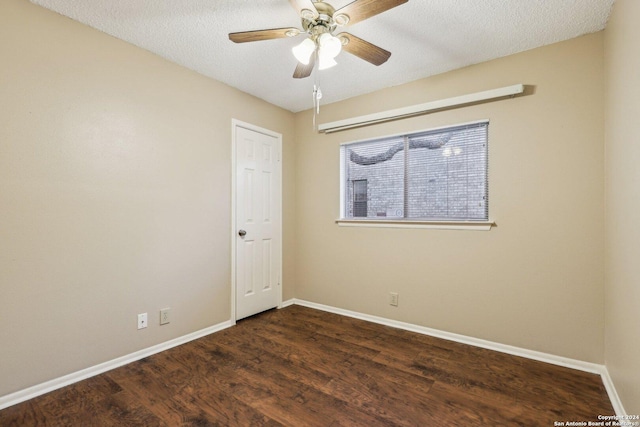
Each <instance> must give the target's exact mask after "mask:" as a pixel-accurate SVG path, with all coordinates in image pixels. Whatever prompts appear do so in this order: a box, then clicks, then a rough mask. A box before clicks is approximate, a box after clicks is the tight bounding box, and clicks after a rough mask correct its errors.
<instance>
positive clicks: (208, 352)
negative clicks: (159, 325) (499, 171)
mask: <svg viewBox="0 0 640 427" xmlns="http://www.w3.org/2000/svg"><path fill="white" fill-rule="evenodd" d="M600 414H602V415H613V414H614V411H613V408H612V407H611V403H610V402H609V399H608V397H607V394H606V391H605V389H604V386H603V385H602V382H601V380H600V377H599V376H598V375H594V374H588V373H584V372H580V371H575V370H571V369H567V368H562V367H558V366H553V365H548V364H545V363H541V362H536V361H532V360H528V359H523V358H519V357H515V356H510V355H506V354H502V353H498V352H493V351H490V350H484V349H479V348H475V347H471V346H467V345H464V344H459V343H455V342H450V341H446V340H441V339H437V338H433V337H428V336H424V335H419V334H414V333H411V332H406V331H403V330H399V329H394V328H390V327H386V326H381V325H376V324H372V323H368V322H364V321H360V320H356V319H351V318H348V317H342V316H338V315H334V314H330V313H325V312H322V311H317V310H312V309H309V308H304V307H300V306H292V307H288V308H285V309H282V310H273V311H268V312H265V313H262V314H260V315H257V316H254V317H252V318H249V319H246V320H243V321H240V322H238V324H237V326H235V327H232V328H229V329H226V330H224V331H222V332H218V333H216V334H213V335H210V336H208V337H205V338H201V339H199V340H196V341H193V342H191V343H188V344H185V345H182V346H180V347H176V348H174V349H171V350H168V351H165V352H163V353H160V354H156V355H153V356H150V357H147V358H145V359H142V360H140V361H138V362H134V363H131V364H129V365H126V366H124V367H121V368H118V369H115V370H113V371H109V372H107V373H104V374H102V375H99V376H96V377H93V378H90V379H87V380H85V381H82V382H79V383H76V384H73V385H70V386H68V387H65V388H62V389H60V390H56V391H54V392H51V393H48V394H46V395H43V396H40V397H37V398H34V399H32V400H30V401H27V402H24V403H21V404H18V405H15V406H12V407H9V408H7V409H5V410H3V411H0V426H3V427H4V426H100V427H102V426H296V427H298V426H322V427H326V426H332V427H333V426H367V427H373V426H528V427H529V426H553V425H554V422H555V421H560V422H566V421H585V422H586V421H597V416H598V415H600Z"/></svg>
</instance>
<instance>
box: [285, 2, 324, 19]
mask: <svg viewBox="0 0 640 427" xmlns="http://www.w3.org/2000/svg"><path fill="white" fill-rule="evenodd" d="M289 2H290V3H291V6H293V8H294V9H295V10H296V11H297V12H298V15H300V16H301V17H302V11H303V10H308V11H310V12H311V13H313V16H311V17H310V18H317V17H318V11H317V10H316V7H315V6H314V5H313V1H311V0H289Z"/></svg>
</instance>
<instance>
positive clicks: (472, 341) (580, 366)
mask: <svg viewBox="0 0 640 427" xmlns="http://www.w3.org/2000/svg"><path fill="white" fill-rule="evenodd" d="M294 304H295V305H300V306H303V307H308V308H314V309H316V310H322V311H326V312H329V313H334V314H339V315H342V316H347V317H353V318H355V319H360V320H366V321H368V322H372V323H378V324H380V325H385V326H391V327H393V328H398V329H404V330H405V331H410V332H416V333H419V334H423V335H429V336H432V337H436V338H442V339H445V340H449V341H455V342H459V343H462V344H468V345H472V346H475V347H481V348H485V349H488V350H494V351H499V352H501V353H507V354H511V355H513V356H520V357H525V358H527V359H532V360H537V361H539V362H545V363H549V364H552V365H558V366H563V367H565V368H571V369H577V370H579V371H584V372H589V373H592V374H597V375H600V376H601V377H602V383H603V384H604V387H605V389H606V390H607V394H608V395H609V399H610V400H611V405H612V406H613V409H614V410H615V411H616V415H619V416H626V413H625V411H624V408H623V406H622V402H621V401H620V398H619V397H618V393H617V392H616V389H615V386H614V384H613V381H612V379H611V377H610V376H609V371H608V370H607V368H606V366H605V365H599V364H597V363H590V362H585V361H582V360H576V359H570V358H567V357H562V356H556V355H553V354H548V353H543V352H540V351H534V350H528V349H526V348H520V347H514V346H511V345H506V344H500V343H497V342H493V341H487V340H483V339H479V338H473V337H469V336H466V335H460V334H454V333H451V332H445V331H441V330H438V329H432V328H427V327H425V326H419V325H414V324H411V323H405V322H400V321H397V320H392V319H387V318H384V317H378V316H373V315H370V314H363V313H358V312H356V311H350V310H344V309H342V308H337V307H332V306H328V305H324V304H317V303H314V302H310V301H305V300H300V299H296V298H293V299H290V300H287V301H284V302H283V303H282V307H288V306H290V305H294Z"/></svg>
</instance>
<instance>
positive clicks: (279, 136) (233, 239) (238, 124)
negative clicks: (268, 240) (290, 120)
mask: <svg viewBox="0 0 640 427" xmlns="http://www.w3.org/2000/svg"><path fill="white" fill-rule="evenodd" d="M238 127H241V128H244V129H249V130H252V131H254V132H258V133H262V134H264V135H268V136H271V137H274V138H276V139H277V144H278V149H277V150H276V151H277V154H276V156H277V160H278V162H277V166H276V167H277V169H278V174H277V175H278V177H279V179H278V182H276V186H277V188H278V192H279V194H280V202H279V203H278V204H277V207H278V209H279V210H280V215H279V218H278V222H277V225H278V229H279V236H278V237H279V239H280V245H279V249H278V253H277V255H278V258H279V260H280V262H279V265H278V283H277V286H278V288H279V289H278V291H277V296H278V308H282V244H283V242H282V134H280V133H277V132H273V131H271V130H268V129H264V128H261V127H259V126H255V125H252V124H250V123H246V122H243V121H240V120H237V119H231V319H230V320H231V323H232V324H233V325H235V323H236V242H237V239H236V234H237V232H238V228H237V224H236V184H237V182H236V181H237V180H236V169H237V164H236V162H237V159H236V146H237V142H236V128H238Z"/></svg>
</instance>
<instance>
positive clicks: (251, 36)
mask: <svg viewBox="0 0 640 427" xmlns="http://www.w3.org/2000/svg"><path fill="white" fill-rule="evenodd" d="M298 34H300V30H299V29H297V28H273V29H271V30H257V31H241V32H239V33H229V40H231V41H232V42H235V43H246V42H257V41H260V40H271V39H280V38H285V37H294V36H297V35H298Z"/></svg>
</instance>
